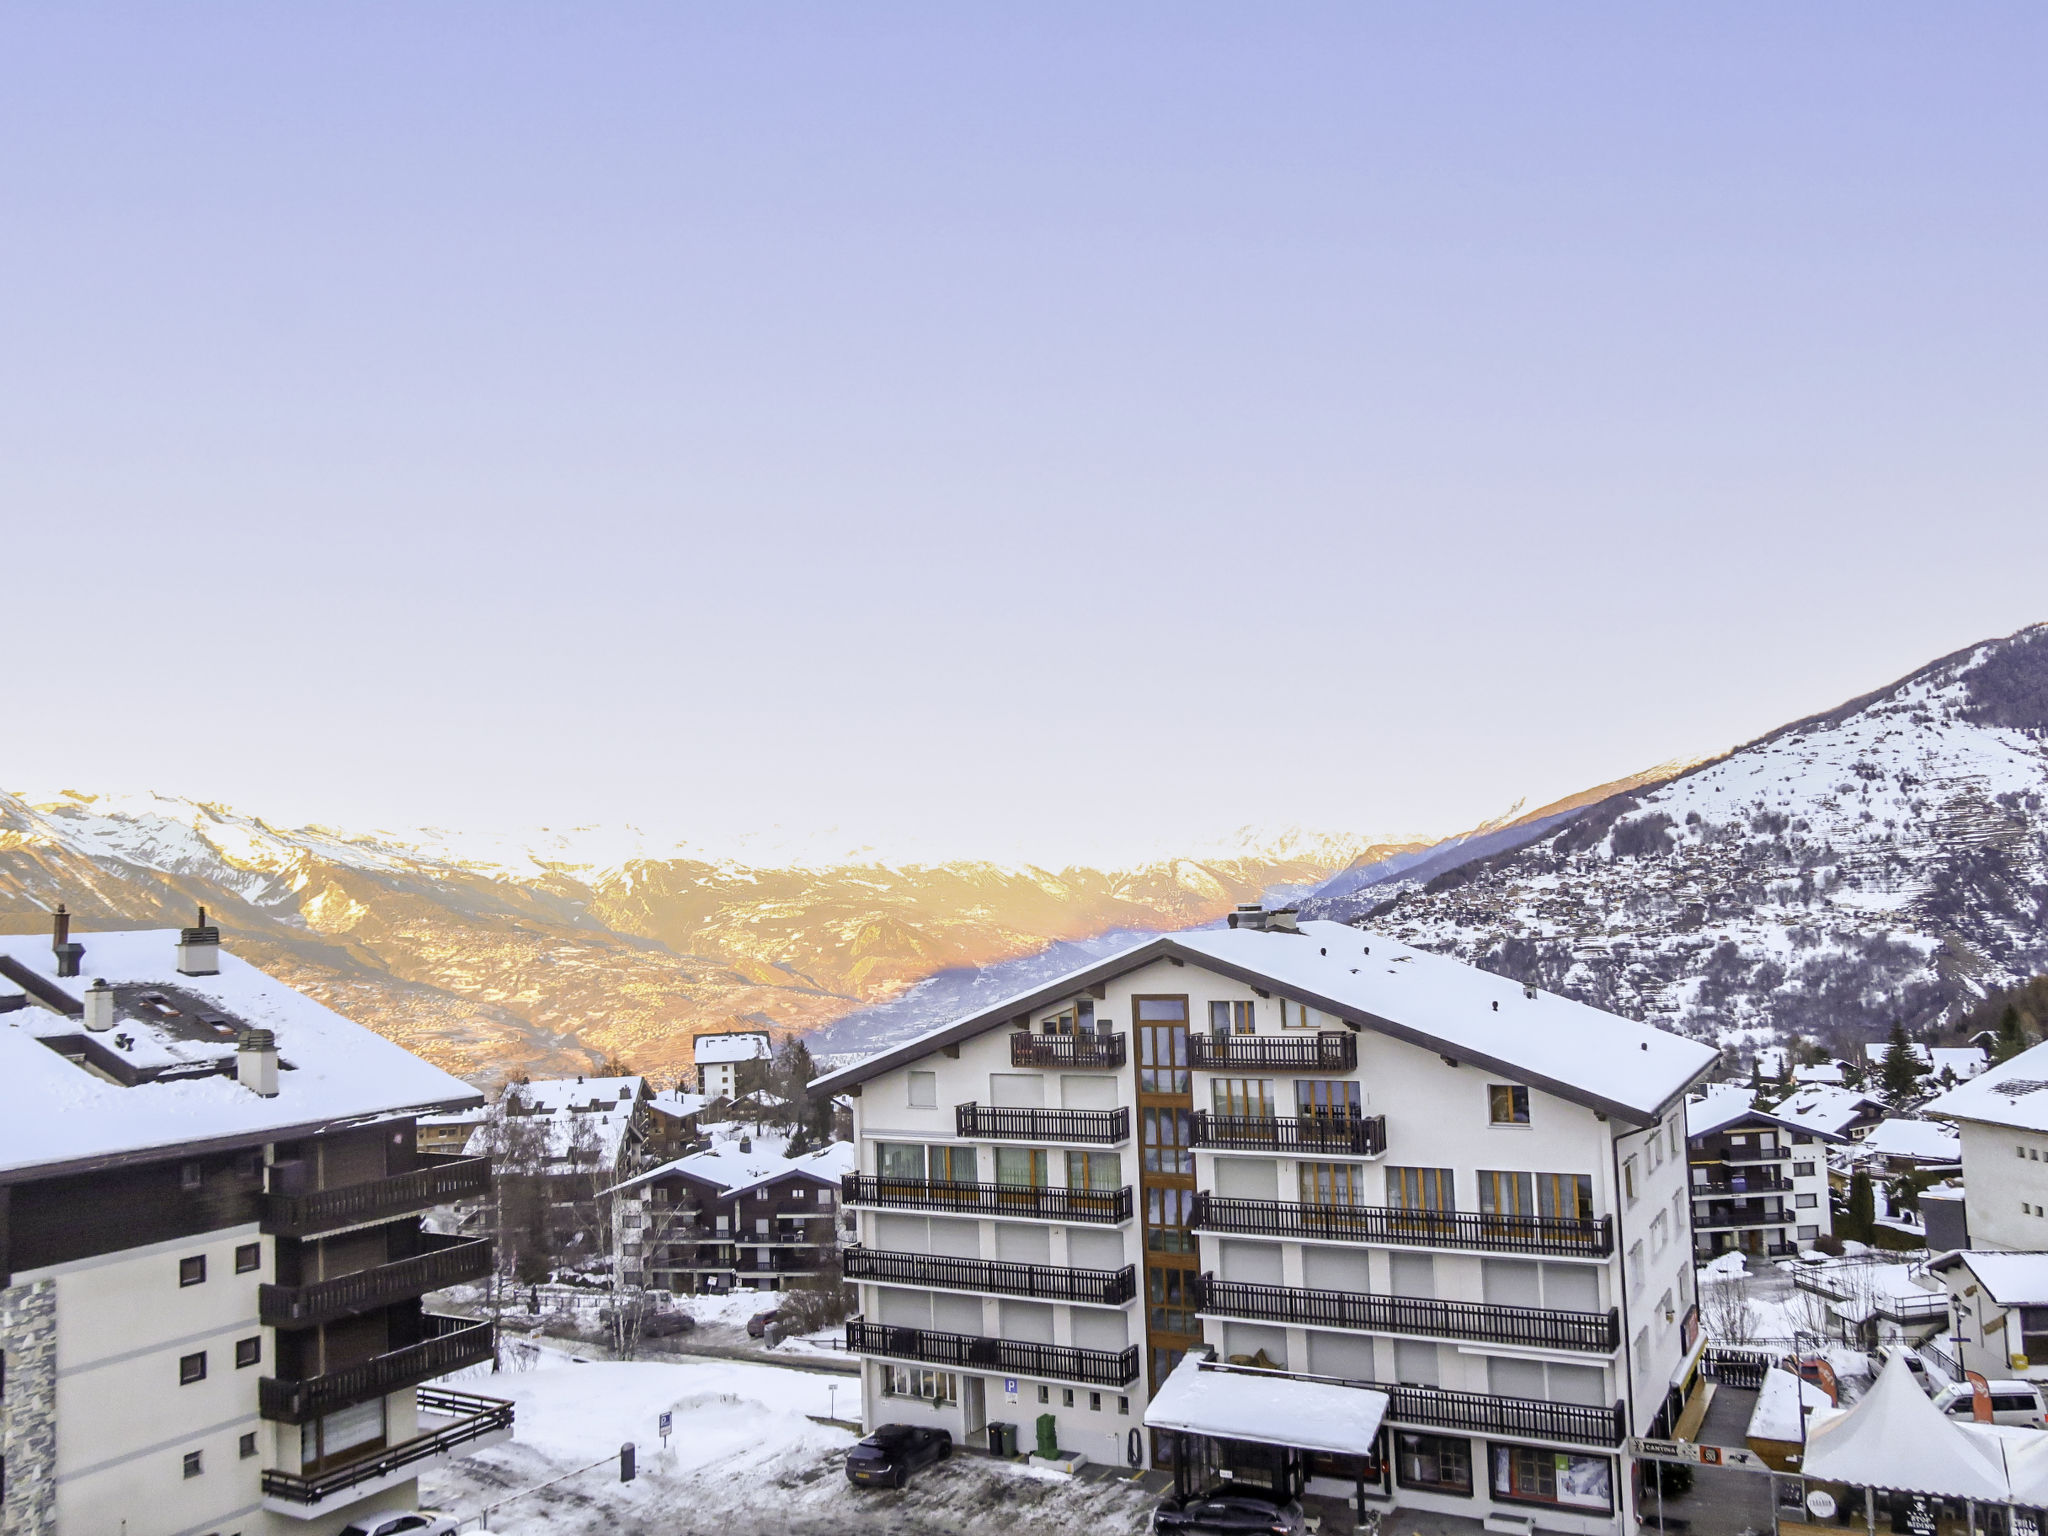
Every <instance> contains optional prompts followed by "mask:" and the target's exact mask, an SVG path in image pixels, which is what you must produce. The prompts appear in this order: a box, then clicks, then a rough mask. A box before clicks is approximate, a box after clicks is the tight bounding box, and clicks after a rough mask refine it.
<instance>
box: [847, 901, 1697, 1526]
mask: <svg viewBox="0 0 2048 1536" xmlns="http://www.w3.org/2000/svg"><path fill="white" fill-rule="evenodd" d="M1715 1060H1716V1053H1715V1052H1714V1050H1713V1049H1712V1048H1711V1047H1709V1046H1705V1045H1702V1044H1699V1043H1697V1042H1694V1041H1689V1040H1684V1039H1681V1038H1679V1037H1677V1036H1674V1035H1670V1034H1666V1033H1663V1032H1661V1031H1658V1030H1655V1029H1651V1028H1648V1027H1645V1026H1642V1025H1639V1024H1635V1023H1632V1022H1630V1021H1628V1020H1625V1019H1621V1018H1617V1017H1615V1016H1613V1015H1611V1014H1606V1013H1603V1012H1600V1011H1599V1010H1596V1009H1593V1008H1589V1007H1586V1006H1584V1005H1582V1004H1578V1003H1574V1002H1570V1001H1568V1000H1566V999H1563V998H1559V997H1555V996H1552V995H1549V994H1545V993H1540V992H1537V991H1536V990H1534V989H1529V988H1524V987H1521V986H1519V985H1517V984H1515V983H1513V982H1511V981H1508V980H1506V979H1504V978H1501V977H1498V976H1494V975H1491V974H1489V973H1487V972H1483V971H1479V970H1475V969H1473V968H1471V967H1468V966H1464V965H1461V964H1459V963H1457V962H1455V961H1452V960H1447V959H1445V958H1443V957H1441V956H1436V955H1431V954H1427V953H1424V952H1422V951H1418V950H1414V949H1410V948H1408V947H1406V946H1404V945H1401V944H1397V943H1394V942H1392V941H1390V940H1387V939H1384V938H1382V937H1379V936H1378V935H1375V934H1371V933H1366V932H1362V931H1360V930H1358V929H1355V928H1349V927H1345V926H1343V925H1341V924H1336V923H1322V922H1311V923H1303V924H1300V925H1299V926H1298V927H1297V926H1296V925H1295V923H1294V920H1293V918H1292V915H1291V914H1286V913H1272V914H1268V913H1263V912H1260V911H1257V910H1256V909H1250V910H1241V911H1240V912H1239V913H1238V914H1237V915H1236V916H1235V917H1234V918H1233V921H1232V925H1231V927H1229V928H1227V929H1223V930H1211V931H1202V932H1194V933H1183V934H1177V935H1172V936H1169V937H1162V938H1157V939H1152V940H1148V941H1144V942H1141V943H1137V944H1133V945H1132V946H1130V947H1129V948H1128V949H1126V950H1124V951H1122V952H1121V953H1119V954H1116V955H1113V956H1111V957H1110V958H1109V959H1107V960H1104V961H1102V962H1101V963H1099V964H1097V965H1093V966H1090V967H1088V968H1087V969H1085V970H1081V971H1077V972H1074V973H1072V974H1070V975H1067V976H1064V977H1061V978H1059V979H1057V980H1055V981H1052V982H1050V983H1048V984H1046V985H1044V986H1042V987H1039V988H1037V989H1035V990H1033V991H1031V992H1029V993H1026V994H1023V995H1020V996H1017V997H1013V998H1010V999H1008V1000H1006V1001H1004V1002H1002V1003H999V1004H996V1005H994V1006H992V1007H989V1008H986V1009H983V1010H981V1011H979V1012H977V1013H974V1014H972V1015H969V1016H967V1017H965V1018H962V1019H960V1020H958V1021H956V1022H954V1023H951V1024H948V1025H946V1026H944V1027H943V1028H940V1029H938V1030H934V1031H932V1032H930V1033H928V1034H925V1035H923V1036H921V1037H919V1038H917V1039H915V1040H912V1041H909V1042H907V1043H905V1044H903V1045H900V1046H896V1047H893V1048H890V1049H888V1050H885V1051H882V1052H880V1053H878V1054H877V1055H875V1056H872V1057H870V1058H868V1059H866V1060H864V1061H861V1062H859V1063H857V1064H855V1065H852V1066H849V1067H846V1068H843V1069H841V1070H839V1071H837V1072H834V1073H831V1074H829V1075H827V1076H826V1077H824V1078H822V1079H820V1080H819V1086H820V1088H821V1089H823V1090H825V1091H828V1092H841V1093H849V1094H851V1095H852V1096H853V1106H854V1122H855V1135H856V1140H857V1145H858V1155H859V1171H858V1172H857V1173H854V1174H850V1175H849V1176H848V1177H847V1179H846V1181H845V1199H846V1202H847V1204H848V1206H849V1207H850V1208H852V1209H854V1210H855V1211H856V1212H857V1214H858V1220H859V1242H858V1244H857V1245H856V1246H855V1247H853V1248H850V1249H849V1250H847V1252H846V1253H845V1255H844V1256H843V1258H844V1264H845V1272H846V1275H847V1278H848V1280H849V1281H850V1282H852V1283H855V1284H857V1285H858V1286H859V1302H860V1313H861V1315H860V1316H859V1317H858V1318H856V1319H855V1320H853V1321H852V1322H850V1323H849V1325H848V1329H847V1342H848V1347H849V1348H850V1349H852V1350H854V1351H855V1352H857V1353H859V1354H860V1355H862V1356H863V1358H864V1388H865V1390H864V1394H863V1402H864V1412H865V1414H866V1416H867V1420H868V1423H869V1424H870V1426H872V1425H874V1424H877V1423H882V1422H921V1423H930V1424H936V1425H941V1426H943V1427H945V1428H947V1429H948V1430H950V1431H951V1432H952V1433H953V1434H954V1435H955V1436H956V1437H957V1438H959V1439H962V1440H964V1441H969V1442H975V1443H985V1442H986V1440H987V1438H988V1436H989V1434H990V1426H991V1425H995V1424H1001V1425H1012V1426H1016V1427H1017V1429H1018V1432H1019V1438H1020V1439H1021V1441H1022V1442H1023V1444H1024V1445H1025V1446H1026V1447H1027V1448H1028V1447H1029V1446H1030V1445H1031V1444H1032V1443H1033V1441H1034V1438H1035V1425H1036V1423H1037V1421H1038V1419H1039V1417H1040V1416H1041V1415H1046V1414H1050V1415H1051V1416H1052V1419H1053V1429H1054V1434H1055V1437H1056V1439H1057V1441H1058V1446H1059V1448H1060V1449H1062V1450H1071V1451H1076V1452H1079V1453H1082V1454H1084V1455H1085V1456H1087V1457H1088V1458H1089V1459H1091V1460H1096V1461H1106V1462H1113V1463H1117V1464H1124V1463H1129V1464H1134V1465H1137V1464H1143V1465H1157V1464H1163V1463H1165V1462H1168V1461H1172V1462H1174V1463H1175V1465H1176V1468H1177V1472H1178V1473H1179V1474H1180V1475H1182V1476H1183V1477H1184V1478H1185V1480H1186V1481H1187V1482H1188V1483H1189V1484H1194V1483H1199V1482H1203V1481H1206V1480H1207V1479H1208V1478H1210V1477H1211V1476H1221V1475H1223V1473H1224V1472H1225V1471H1226V1470H1227V1471H1229V1472H1230V1473H1232V1474H1234V1475H1235V1476H1236V1477H1237V1478H1239V1479H1240V1480H1254V1479H1257V1478H1260V1477H1264V1478H1267V1479H1268V1480H1272V1481H1279V1480H1282V1479H1284V1480H1286V1482H1287V1485H1288V1486H1289V1487H1290V1488H1291V1489H1299V1488H1301V1487H1303V1486H1306V1487H1308V1488H1309V1489H1311V1490H1314V1491H1319V1492H1324V1493H1330V1494H1333V1495H1344V1494H1355V1496H1358V1497H1362V1498H1364V1499H1365V1500H1367V1501H1368V1502H1369V1503H1374V1504H1377V1505H1378V1506H1379V1507H1386V1506H1387V1505H1388V1504H1389V1503H1394V1504H1398V1505H1400V1506H1402V1507H1407V1508H1422V1509H1431V1510H1438V1511H1442V1512H1445V1513H1451V1514H1459V1515H1467V1516H1474V1517H1479V1516H1487V1517H1491V1518H1493V1519H1494V1520H1495V1522H1496V1524H1497V1525H1498V1524H1500V1523H1519V1524H1520V1525H1521V1526H1522V1527H1523V1528H1527V1526H1528V1525H1529V1524H1530V1523H1533V1524H1534V1525H1537V1526H1541V1527H1542V1528H1544V1529H1550V1530H1560V1531H1577V1532H1589V1533H1590V1532H1596V1531H1620V1530H1624V1529H1632V1526H1631V1525H1630V1523H1629V1522H1631V1521H1632V1520H1633V1518H1634V1514H1635V1503H1634V1498H1635V1492H1634V1488H1633V1483H1634V1478H1633V1477H1632V1476H1631V1475H1630V1474H1631V1472H1632V1468H1631V1467H1630V1466H1629V1464H1628V1463H1627V1461H1626V1458H1625V1456H1624V1442H1625V1440H1626V1438H1627V1437H1628V1436H1630V1435H1644V1434H1661V1433H1664V1432H1666V1431H1667V1430H1668V1429H1670V1428H1671V1427H1672V1426H1673V1425H1674V1424H1675V1423H1676V1422H1677V1420H1678V1418H1679V1416H1680V1414H1681V1413H1682V1412H1683V1408H1684V1403H1685V1401H1686V1399H1685V1393H1684V1390H1683V1389H1684V1388H1685V1386H1686V1385H1688V1384H1689V1383H1690V1382H1691V1381H1692V1380H1693V1378H1694V1375H1695V1374H1696V1373H1695V1371H1694V1370H1693V1363H1694V1362H1695V1361H1696V1359H1697V1351H1698V1347H1699V1343H1700V1341H1699V1339H1698V1328H1697V1321H1696V1318H1697V1314H1696V1311H1695V1309H1694V1307H1693V1302H1694V1297H1693V1293H1692V1285H1693V1281H1692V1274H1693V1241H1692V1233H1691V1225H1690V1205H1689V1198H1688V1184H1687V1176H1686V1161H1687V1160H1686V1152H1685V1122H1684V1113H1685V1111H1684V1103H1685V1095H1686V1092H1687V1090H1688V1089H1690V1088H1691V1087H1692V1086H1693V1085H1694V1083H1695V1082H1697V1081H1698V1080H1699V1079H1700V1078H1701V1077H1702V1076H1703V1075H1704V1074H1705V1073H1706V1072H1707V1071H1708V1070H1709V1069H1711V1067H1712V1066H1713V1065H1714V1063H1715ZM1205 1356H1209V1357H1213V1358H1209V1359H1207V1360H1206V1363H1205V1358H1204V1357H1205ZM1184 1367H1185V1368H1184ZM1169 1383H1171V1385H1169ZM1162 1394H1163V1395H1162ZM1155 1400H1156V1401H1155ZM1148 1411H1149V1412H1150V1414H1151V1422H1150V1424H1149V1425H1148V1422H1147V1420H1148ZM1259 1425H1265V1426H1268V1427H1267V1428H1266V1429H1265V1430H1263V1431H1262V1432H1259V1431H1258V1430H1257V1426H1259ZM1319 1426H1320V1427H1319ZM1343 1426H1348V1427H1343ZM1339 1427H1343V1428H1341V1433H1340V1428H1339ZM1345 1437H1348V1438H1345Z"/></svg>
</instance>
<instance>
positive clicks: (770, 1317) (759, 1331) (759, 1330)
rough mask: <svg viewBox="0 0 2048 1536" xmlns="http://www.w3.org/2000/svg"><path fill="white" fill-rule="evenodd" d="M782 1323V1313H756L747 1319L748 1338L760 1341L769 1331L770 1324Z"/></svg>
mask: <svg viewBox="0 0 2048 1536" xmlns="http://www.w3.org/2000/svg"><path fill="white" fill-rule="evenodd" d="M781 1321H782V1314H781V1313H780V1312H756V1313H755V1314H754V1315H753V1316H752V1317H750V1318H748V1319H747V1337H748V1338H750V1339H758V1338H760V1337H761V1336H762V1335H763V1334H765V1333H766V1332H767V1331H768V1325H769V1324H770V1323H779V1322H781Z"/></svg>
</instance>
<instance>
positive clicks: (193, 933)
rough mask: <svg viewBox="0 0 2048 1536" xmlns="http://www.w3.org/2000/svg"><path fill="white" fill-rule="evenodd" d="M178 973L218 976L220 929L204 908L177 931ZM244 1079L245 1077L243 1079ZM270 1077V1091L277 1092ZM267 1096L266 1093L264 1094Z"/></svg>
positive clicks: (181, 974)
mask: <svg viewBox="0 0 2048 1536" xmlns="http://www.w3.org/2000/svg"><path fill="white" fill-rule="evenodd" d="M178 974H179V975H180V976H218V975H219V974H220V930H219V929H218V928H215V927H213V926H211V925H210V924H209V923H208V922H207V921H206V908H204V907H201V908H200V909H199V921H198V922H197V923H195V924H194V925H193V926H192V927H190V928H183V929H180V930H179V932H178ZM244 1080H245V1081H246V1079H244ZM275 1081H276V1080H275V1079H274V1078H273V1079H272V1087H271V1090H270V1091H271V1093H275V1092H277V1088H276V1086H275ZM265 1097H268V1095H265Z"/></svg>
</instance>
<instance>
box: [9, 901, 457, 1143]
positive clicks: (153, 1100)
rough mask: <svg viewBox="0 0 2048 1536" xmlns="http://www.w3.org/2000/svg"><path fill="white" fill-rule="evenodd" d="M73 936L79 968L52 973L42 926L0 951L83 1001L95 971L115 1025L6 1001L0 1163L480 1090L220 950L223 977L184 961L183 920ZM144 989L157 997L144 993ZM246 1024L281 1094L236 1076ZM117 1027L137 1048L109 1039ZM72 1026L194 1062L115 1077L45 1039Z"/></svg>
mask: <svg viewBox="0 0 2048 1536" xmlns="http://www.w3.org/2000/svg"><path fill="white" fill-rule="evenodd" d="M74 937H75V938H76V939H77V940H78V941H79V942H80V943H82V944H84V946H85V958H84V963H83V974H82V975H81V976H79V977H77V978H75V979H74V978H69V977H63V978H60V977H58V975H57V972H56V958H55V956H54V955H53V954H52V953H51V951H50V940H49V938H48V936H47V935H27V934H19V935H5V936H0V955H5V956H8V957H9V958H10V959H12V960H13V961H14V962H15V963H16V965H18V966H19V967H21V968H23V969H24V970H26V971H28V972H32V973H34V977H35V979H36V981H37V982H39V983H40V984H41V990H44V991H46V992H47V991H48V990H49V989H51V988H56V989H61V990H62V991H63V992H64V993H66V994H68V995H70V996H73V997H79V998H82V997H83V995H84V990H85V988H87V987H88V986H90V985H91V983H92V982H93V981H94V980H95V979H98V978H104V979H105V980H106V981H107V982H108V983H109V984H111V985H112V986H113V987H114V988H115V991H116V999H117V1001H116V1007H115V1024H114V1027H113V1028H112V1029H110V1030H107V1031H105V1032H104V1033H98V1032H96V1033H94V1034H92V1035H90V1036H86V1032H85V1028H84V1025H83V1023H82V1022H81V1021H80V1019H79V1018H77V1017H76V1016H71V1015H67V1014H62V1013H55V1012H52V1011H50V1010H49V1009H47V1008H43V1007H38V1006H35V1005H34V1004H30V1005H29V1006H27V1007H23V1008H18V1009H16V1010H14V1011H13V1012H11V1013H7V1014H0V1173H4V1172H7V1171H9V1170H12V1169H27V1168H49V1167H56V1166H62V1165H65V1164H69V1163H73V1162H79V1161H93V1160H99V1159H104V1158H114V1157H127V1156H137V1155H143V1154H147V1153H148V1152H150V1151H152V1150H157V1149H163V1150H168V1149H171V1148H174V1147H177V1146H179V1145H181V1144H188V1143H192V1142H200V1141H211V1140H236V1139H239V1140H244V1141H257V1140H261V1139H264V1137H265V1136H266V1134H274V1133H280V1132H286V1131H293V1132H304V1131H308V1130H313V1129H317V1128H320V1127H324V1126H328V1125H332V1124H335V1123H337V1122H346V1121H350V1120H359V1119H372V1118H376V1117H380V1116H387V1115H399V1114H407V1113H419V1112H422V1111H442V1110H452V1109H456V1108H459V1107H461V1106H463V1105H466V1104H472V1103H479V1102H481V1095H480V1094H478V1093H477V1091H476V1090H475V1089H474V1088H472V1087H470V1086H469V1084H467V1083H465V1082H463V1081H462V1080H461V1079H459V1078H455V1077H451V1076H449V1075H448V1074H447V1073H446V1072H443V1071H442V1070H441V1069H440V1068H439V1067H435V1066H430V1065H429V1064H428V1063H426V1062H424V1061H422V1060H420V1058H419V1057H417V1056H415V1055H413V1054H412V1052H410V1051H408V1050H406V1049H405V1048H404V1047H403V1046H399V1045H394V1044H393V1043H392V1042H391V1041H389V1040H386V1039H384V1038H383V1037H382V1036H381V1035H378V1034H375V1033H373V1032H372V1031H370V1030H368V1029H365V1028H364V1027H363V1026H362V1025H360V1024H352V1023H350V1022H349V1021H348V1020H347V1019H345V1018H343V1017H342V1016H341V1015H340V1014H338V1013H335V1012H334V1011H332V1010H331V1009H329V1008H326V1007H324V1006H322V1005H321V1004H319V1003H317V1002H315V1001H314V1000H313V999H312V998H310V997H307V996H305V995H304V994H303V993H300V992H295V991H293V990H292V989H291V988H290V987H287V986H286V985H285V984H284V983H283V982H281V981H278V980H276V979H274V978H273V977H270V976H268V975H265V974H264V973H263V972H262V971H259V970H258V969H256V967H255V966H253V965H250V964H249V963H248V962H247V961H245V960H241V959H238V958H237V957H236V956H234V955H232V954H229V953H227V952H226V951H222V952H221V955H220V959H219V966H220V970H219V973H218V974H217V975H213V976H185V975H181V974H179V972H178V968H177V945H178V937H179V936H178V931H177V930H176V929H145V930H142V931H139V932H129V933H90V934H76V935H74ZM152 992H153V993H155V994H156V995H158V996H161V997H162V998H163V999H165V1001H164V1002H163V1003H161V1004H152V1003H150V1002H148V1001H147V1000H146V999H147V996H148V995H149V994H150V993H152ZM193 1008H196V1009H199V1010H200V1016H197V1017H195V1016H194V1015H192V1014H191V1013H190V1012H189V1011H188V1010H189V1009H193ZM203 1019H205V1020H217V1021H218V1023H217V1024H215V1025H206V1024H203V1022H202V1020H203ZM244 1027H248V1028H256V1029H267V1030H270V1031H272V1032H273V1033H274V1034H275V1035H276V1037H277V1047H278V1054H279V1057H280V1059H281V1063H280V1064H281V1066H282V1068H283V1070H281V1071H280V1072H279V1073H278V1091H277V1096H276V1097H275V1098H262V1097H260V1096H259V1095H257V1094H255V1093H252V1092H251V1091H250V1090H249V1089H247V1088H244V1087H243V1086H242V1085H241V1084H240V1083H239V1082H237V1081H236V1080H235V1078H234V1076H233V1073H232V1063H231V1062H223V1058H224V1057H226V1056H232V1054H233V1047H234V1036H235V1034H236V1033H237V1032H238V1031H239V1030H240V1029H241V1028H244ZM206 1033H212V1034H215V1035H218V1036H219V1037H220V1038H219V1039H217V1040H207V1039H205V1038H203V1036H204V1034H206ZM117 1035H119V1036H122V1037H125V1038H127V1039H129V1040H131V1041H132V1042H134V1043H133V1045H132V1047H130V1048H128V1049H126V1050H122V1049H117V1047H116V1042H115V1039H114V1037H115V1036H117ZM81 1036H85V1037H86V1038H87V1039H89V1040H90V1041H91V1042H92V1044H93V1046H94V1047H95V1048H99V1049H103V1050H106V1051H107V1052H108V1053H109V1054H110V1055H112V1056H114V1057H116V1058H118V1059H120V1060H124V1061H126V1062H128V1063H129V1064H130V1065H132V1066H137V1067H142V1068H150V1067H154V1066H159V1065H162V1064H163V1063H161V1062H159V1061H158V1058H159V1057H161V1058H165V1059H166V1060H169V1061H174V1062H176V1063H177V1069H178V1070H181V1071H186V1072H188V1073H190V1074H191V1075H186V1076H180V1077H175V1078H166V1079H163V1080H159V1081H143V1082H138V1083H136V1084H135V1085H134V1086H132V1087H123V1086H122V1085H121V1084H120V1083H118V1082H115V1081H112V1080H110V1079H109V1078H107V1077H103V1076H101V1075H99V1074H98V1073H96V1072H94V1071H91V1070H88V1069H87V1068H86V1067H85V1066H83V1065H81V1064H79V1063H78V1062H76V1061H73V1060H71V1059H70V1058H68V1057H66V1056H63V1055H60V1054H58V1052H57V1051H56V1050H53V1049H52V1048H51V1047H50V1045H48V1044H45V1043H44V1042H45V1041H57V1040H61V1039H65V1038H71V1039H77V1038H78V1037H81ZM195 1037H197V1038H195ZM218 1064H225V1065H227V1066H228V1069H229V1070H228V1073H227V1075H221V1074H219V1073H217V1072H215V1071H214V1070H213V1067H214V1066H215V1065H218Z"/></svg>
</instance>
